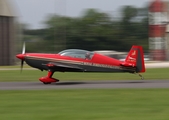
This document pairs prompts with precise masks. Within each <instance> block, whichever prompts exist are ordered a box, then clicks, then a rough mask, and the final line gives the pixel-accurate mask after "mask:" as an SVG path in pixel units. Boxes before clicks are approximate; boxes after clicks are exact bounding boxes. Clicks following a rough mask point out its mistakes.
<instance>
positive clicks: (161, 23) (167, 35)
mask: <svg viewBox="0 0 169 120" xmlns="http://www.w3.org/2000/svg"><path fill="white" fill-rule="evenodd" d="M168 6H169V2H168V1H162V0H141V1H136V0H119V1H116V0H99V1H98V0H92V1H91V0H85V1H84V0H36V1H35V0H0V65H15V64H16V63H17V60H16V58H15V55H16V54H18V53H21V50H22V44H23V42H26V52H43V53H44V52H45V53H57V52H59V51H61V50H64V49H71V48H73V49H75V48H76V49H86V50H90V51H96V52H99V53H101V54H105V55H108V56H111V57H115V58H117V59H122V60H123V59H125V56H126V54H127V52H128V51H129V50H130V48H131V46H132V45H141V46H143V48H144V53H145V56H144V57H145V60H146V61H168V60H169V28H168V22H169V19H168V17H169V7H168Z"/></svg>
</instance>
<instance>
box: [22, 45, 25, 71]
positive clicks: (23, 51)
mask: <svg viewBox="0 0 169 120" xmlns="http://www.w3.org/2000/svg"><path fill="white" fill-rule="evenodd" d="M25 49H26V47H25V42H24V43H23V47H22V54H25ZM23 64H24V60H21V72H22V69H23Z"/></svg>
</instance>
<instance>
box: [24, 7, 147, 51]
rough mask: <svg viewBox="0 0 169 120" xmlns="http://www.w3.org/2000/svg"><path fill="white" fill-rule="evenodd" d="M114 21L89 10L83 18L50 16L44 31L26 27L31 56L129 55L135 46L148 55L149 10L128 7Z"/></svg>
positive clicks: (110, 16)
mask: <svg viewBox="0 0 169 120" xmlns="http://www.w3.org/2000/svg"><path fill="white" fill-rule="evenodd" d="M118 15H119V16H120V17H119V18H117V17H114V16H112V15H111V14H110V12H109V13H104V12H101V11H99V10H97V9H87V10H85V11H84V12H83V14H82V15H81V16H80V17H67V16H60V15H50V16H48V17H47V19H46V21H45V22H44V24H45V26H46V27H45V28H43V29H28V28H27V27H26V26H24V25H23V27H22V28H23V30H22V33H23V38H22V39H23V40H24V41H26V44H27V52H51V53H56V52H58V51H60V50H63V49H71V48H77V49H78V48H79V49H86V50H117V51H128V50H129V49H130V48H131V46H132V45H133V44H135V45H142V46H143V47H144V50H145V51H148V9H147V8H146V7H145V8H136V7H133V6H124V7H122V8H121V11H120V12H119V14H118Z"/></svg>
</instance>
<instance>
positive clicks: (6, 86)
mask: <svg viewBox="0 0 169 120" xmlns="http://www.w3.org/2000/svg"><path fill="white" fill-rule="evenodd" d="M100 88H101V89H109V88H110V89H119V88H169V80H116V81H114V80H112V81H74V82H70V81H61V82H58V83H53V84H50V85H44V84H43V83H41V82H38V81H37V82H0V90H42V89H45V90H46V89H100Z"/></svg>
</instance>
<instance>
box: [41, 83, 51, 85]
mask: <svg viewBox="0 0 169 120" xmlns="http://www.w3.org/2000/svg"><path fill="white" fill-rule="evenodd" d="M43 84H45V85H47V84H51V83H50V82H43Z"/></svg>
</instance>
